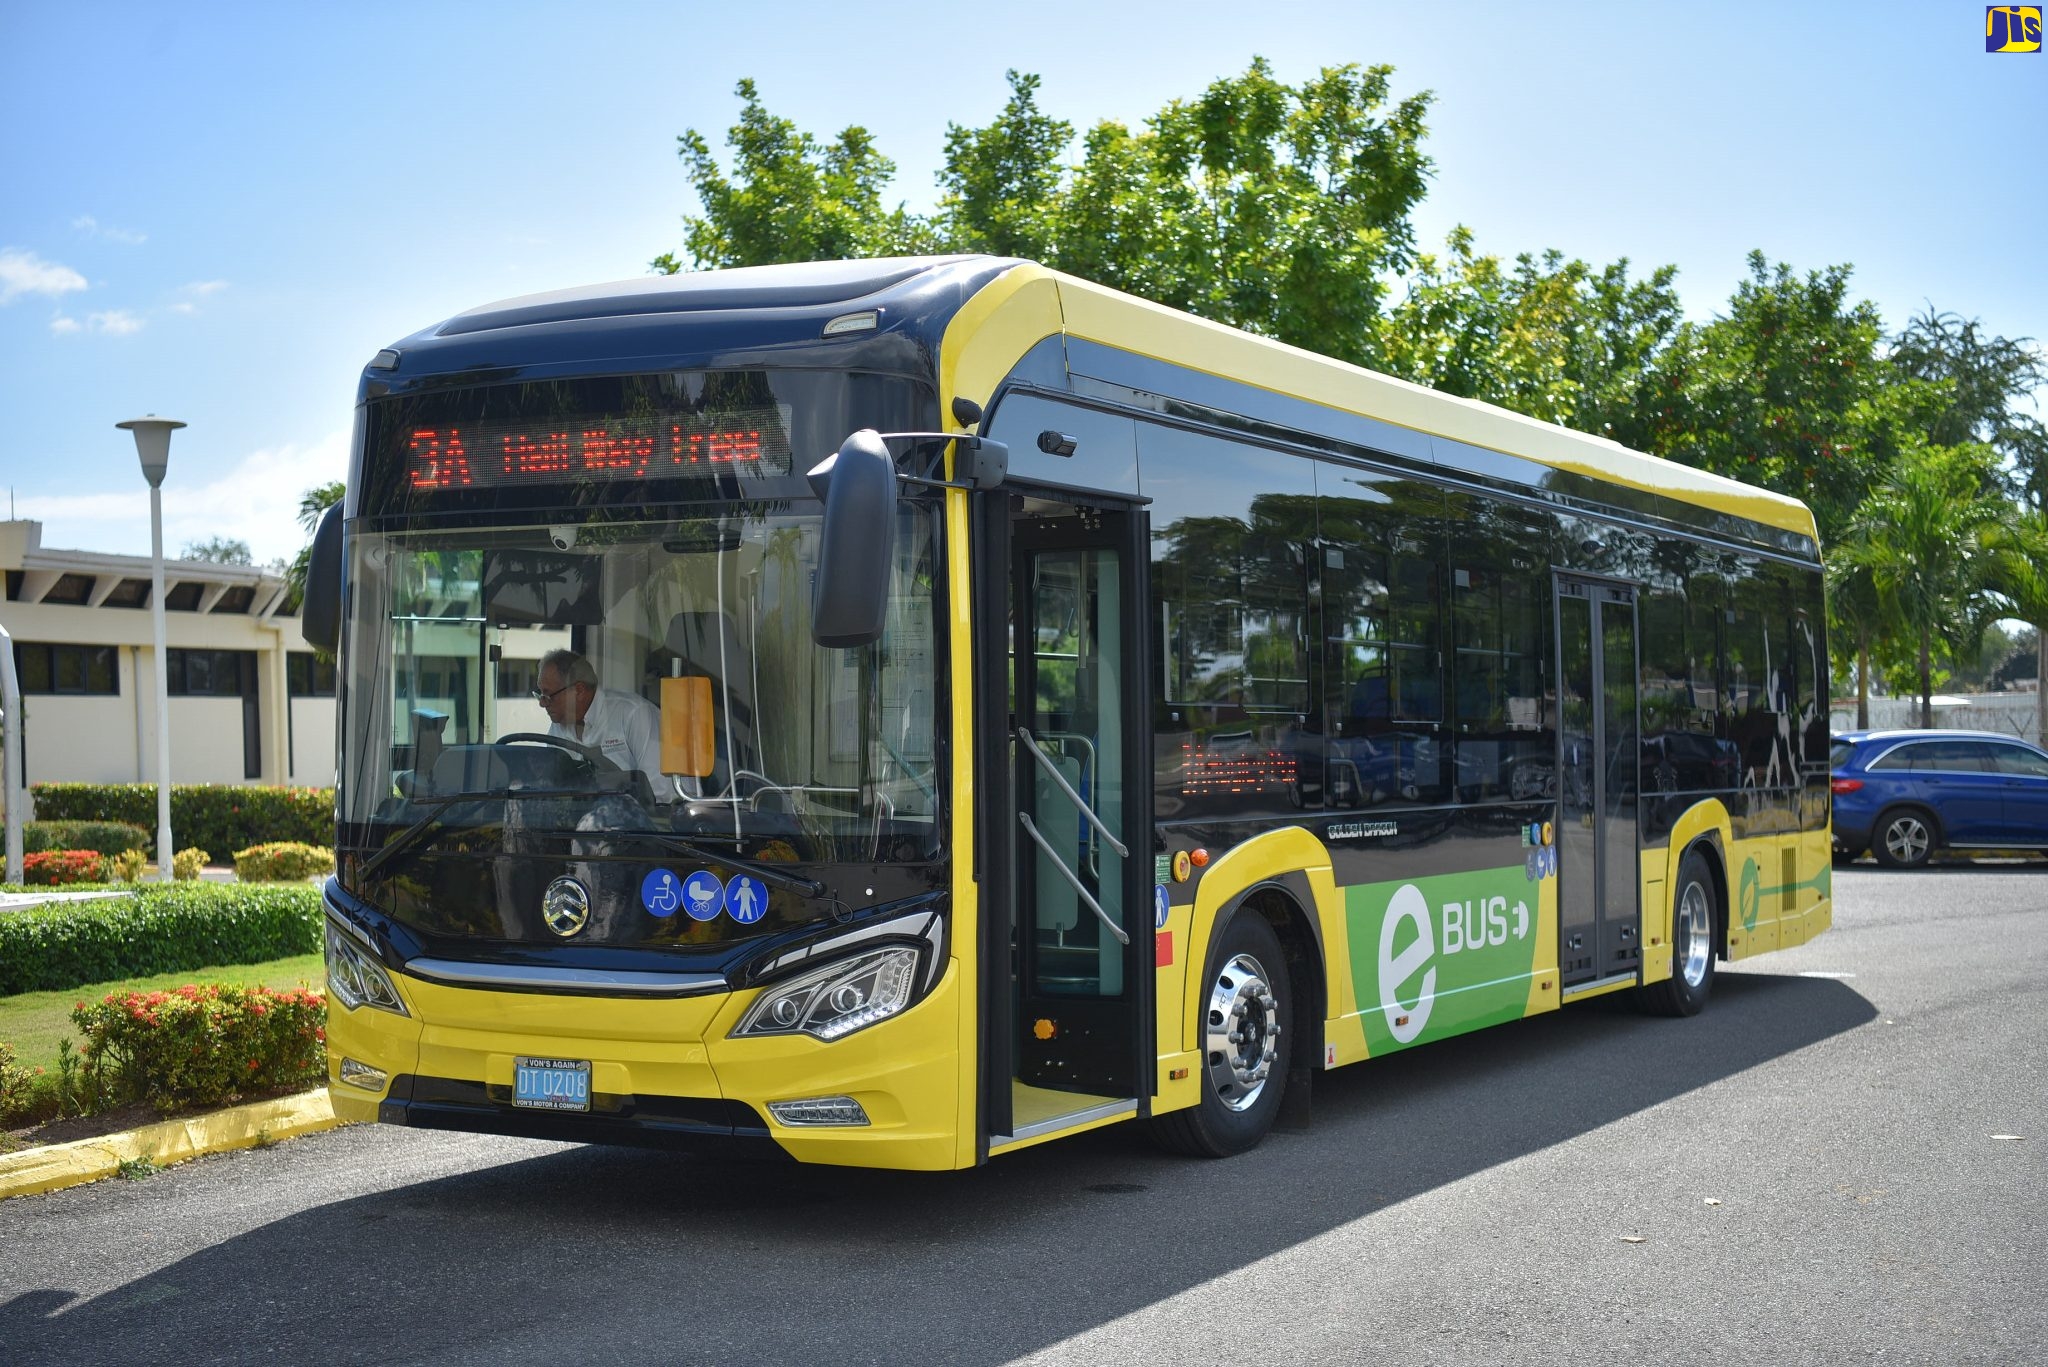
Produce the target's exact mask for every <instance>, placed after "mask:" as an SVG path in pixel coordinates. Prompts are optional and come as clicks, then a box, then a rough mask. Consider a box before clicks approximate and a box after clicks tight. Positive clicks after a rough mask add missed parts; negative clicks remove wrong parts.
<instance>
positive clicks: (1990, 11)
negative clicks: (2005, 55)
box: [1984, 5, 2041, 52]
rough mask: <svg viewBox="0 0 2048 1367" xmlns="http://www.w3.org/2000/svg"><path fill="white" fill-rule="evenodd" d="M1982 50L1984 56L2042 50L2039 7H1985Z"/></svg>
mask: <svg viewBox="0 0 2048 1367" xmlns="http://www.w3.org/2000/svg"><path fill="white" fill-rule="evenodd" d="M1984 50H1985V51H1986V52H2039V51H2040V50H2041V7H2040V6H2039V5H1986V6H1985V7H1984Z"/></svg>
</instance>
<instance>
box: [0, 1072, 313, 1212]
mask: <svg viewBox="0 0 2048 1367" xmlns="http://www.w3.org/2000/svg"><path fill="white" fill-rule="evenodd" d="M340 1123H341V1122H340V1121H338V1120H336V1119H335V1118H334V1107H333V1105H332V1104H330V1103H329V1101H328V1099H327V1089H326V1088H325V1087H321V1088H319V1089H317V1090H315V1091H311V1092H301V1093H299V1094H298V1095H297V1096H282V1097H278V1098H276V1099H275V1100H271V1101H258V1102H253V1103H251V1104H250V1105H247V1106H231V1107H229V1108H228V1109H227V1110H225V1111H213V1112H210V1113H208V1114H206V1115H195V1116H188V1117H186V1118H185V1119H183V1120H166V1121H164V1122H163V1123H161V1124H157V1125H145V1126H143V1127H142V1128H141V1129H139V1130H129V1131H128V1132H127V1133H125V1134H103V1135H100V1136H99V1137H98V1138H96V1139H74V1140H72V1141H71V1142H70V1143H69V1144H50V1145H47V1146H45V1147H43V1148H37V1149H24V1150H23V1151H21V1152H20V1153H10V1154H4V1155H0V1201H4V1200H5V1199H7V1198H8V1197H10V1196H27V1195H30V1194H31V1193H33V1192H39V1191H56V1190H59V1189H60V1188H63V1187H75V1186H78V1185H80V1184H81V1183H85V1182H97V1181H99V1180H100V1179H101V1178H103V1177H112V1176H113V1175H114V1174H115V1173H116V1172H118V1171H119V1170H120V1167H121V1165H122V1164H123V1163H126V1162H129V1161H131V1160H133V1159H137V1158H143V1157H147V1158H148V1159H149V1160H150V1161H151V1162H153V1163H155V1164H156V1165H157V1166H158V1167H160V1168H161V1167H168V1166H170V1165H171V1164H173V1163H182V1162H184V1161H185V1160H186V1159H188V1158H197V1157H199V1156H200V1155H201V1154H206V1153H226V1152H227V1151H228V1150H230V1149H248V1148H254V1147H255V1146H256V1140H257V1137H258V1136H259V1135H268V1136H269V1138H270V1139H289V1138H290V1137H292V1136H293V1135H300V1134H314V1133H316V1132H318V1131H320V1130H331V1129H333V1128H334V1127H335V1126H336V1125H338V1124H340Z"/></svg>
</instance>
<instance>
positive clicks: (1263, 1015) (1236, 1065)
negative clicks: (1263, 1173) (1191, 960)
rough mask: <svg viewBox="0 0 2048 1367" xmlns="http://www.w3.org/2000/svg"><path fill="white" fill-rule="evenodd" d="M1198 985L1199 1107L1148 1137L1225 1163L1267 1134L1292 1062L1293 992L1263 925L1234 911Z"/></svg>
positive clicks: (1283, 959)
mask: <svg viewBox="0 0 2048 1367" xmlns="http://www.w3.org/2000/svg"><path fill="white" fill-rule="evenodd" d="M1201 982H1202V984H1203V987H1202V989H1201V990H1202V993H1203V1002H1202V1009H1203V1013H1204V1020H1203V1040H1202V1043H1203V1049H1202V1063H1201V1070H1202V1100H1201V1102H1200V1104H1199V1105H1195V1106H1191V1107H1189V1108H1188V1109H1186V1110H1183V1111H1175V1112H1173V1113H1172V1114H1171V1115H1163V1116H1160V1117H1159V1118H1158V1119H1156V1120H1154V1121H1153V1122H1152V1134H1153V1137H1154V1138H1155V1139H1156V1140H1157V1141H1158V1142H1159V1143H1160V1144H1161V1145H1162V1146H1163V1147H1165V1148H1168V1149H1171V1150H1173V1151H1174V1152H1176V1153H1185V1154H1192V1155H1194V1156H1196V1157H1198V1158H1227V1157H1229V1156H1230V1155H1231V1154H1234V1153H1243V1152H1244V1151H1245V1150H1246V1149H1249V1148H1251V1147H1253V1146H1254V1145H1256V1144H1257V1143H1258V1142H1259V1141H1260V1140H1261V1139H1264V1138H1265V1137H1266V1131H1268V1130H1270V1129H1272V1128H1273V1120H1274V1117H1276V1116H1277V1115H1279V1113H1280V1101H1281V1097H1282V1095H1283V1094H1284V1093H1285V1092H1286V1090H1287V1067H1288V1063H1289V1060H1290V1059H1291V1058H1292V1056H1293V1045H1294V1017H1293V1011H1294V988H1293V984H1292V982H1291V981H1290V980H1289V978H1288V974H1287V956H1286V954H1285V953H1284V952H1282V950H1281V948H1280V937H1279V936H1277V935H1275V934H1274V933H1273V927H1272V926H1271V925H1269V924H1268V923H1267V921H1266V918H1265V917H1263V916H1261V915H1259V914H1258V913H1257V912H1256V911H1253V910H1251V909H1250V908H1248V907H1241V908H1239V909H1238V911H1237V914H1236V915H1234V916H1232V917H1231V918H1230V923H1229V924H1228V925H1227V926H1225V927H1224V929H1223V933H1222V934H1221V935H1220V936H1218V937H1217V938H1216V940H1215V942H1214V943H1213V944H1212V945H1211V947H1210V950H1209V962H1208V965H1207V967H1206V968H1205V970H1204V972H1203V974H1202V978H1201ZM1233 1025H1234V1026H1235V1029H1233V1028H1232V1027H1233ZM1233 1034H1235V1035H1237V1036H1238V1038H1236V1039H1232V1038H1231V1036H1232V1035H1233Z"/></svg>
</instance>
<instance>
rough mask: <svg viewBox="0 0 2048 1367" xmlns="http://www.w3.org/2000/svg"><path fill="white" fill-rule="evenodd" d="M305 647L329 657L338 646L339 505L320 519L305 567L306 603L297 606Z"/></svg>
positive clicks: (339, 588)
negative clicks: (311, 552) (319, 651)
mask: <svg viewBox="0 0 2048 1367" xmlns="http://www.w3.org/2000/svg"><path fill="white" fill-rule="evenodd" d="M299 630H300V632H301V633H302V634H303V635H304V636H305V638H306V644H307V645H309V646H312V647H313V648H315V649H316V650H324V651H326V652H327V653H328V654H329V655H333V654H335V653H336V647H338V646H339V645H340V644H341V505H340V504H339V503H337V504H335V505H334V506H333V507H331V508H329V509H328V510H327V511H326V512H325V513H323V514H321V516H320V526H319V529H318V530H317V531H315V532H314V533H313V554H312V556H311V557H310V558H309V559H308V562H307V565H306V601H305V602H304V603H303V604H301V605H300V607H299Z"/></svg>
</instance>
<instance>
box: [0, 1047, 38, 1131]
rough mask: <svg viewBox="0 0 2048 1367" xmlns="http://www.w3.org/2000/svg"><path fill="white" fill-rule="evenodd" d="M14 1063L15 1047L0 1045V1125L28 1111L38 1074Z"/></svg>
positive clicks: (36, 1071)
mask: <svg viewBox="0 0 2048 1367" xmlns="http://www.w3.org/2000/svg"><path fill="white" fill-rule="evenodd" d="M41 1071H42V1069H40V1068H38V1069H36V1070H35V1072H31V1071H29V1070H28V1069H26V1068H24V1067H22V1066H21V1065H20V1064H18V1063H16V1062H15V1061H14V1046H13V1045H11V1044H0V1124H9V1123H12V1122H13V1120H14V1118H15V1117H16V1116H18V1115H20V1114H21V1113H22V1112H24V1111H26V1110H27V1109H28V1102H29V1093H30V1092H31V1091H32V1090H33V1089H34V1087H35V1081H36V1073H40V1072H41Z"/></svg>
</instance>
